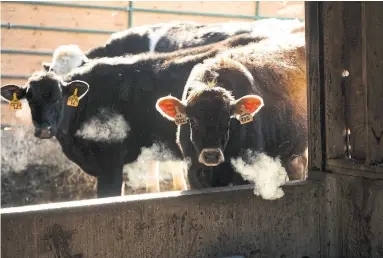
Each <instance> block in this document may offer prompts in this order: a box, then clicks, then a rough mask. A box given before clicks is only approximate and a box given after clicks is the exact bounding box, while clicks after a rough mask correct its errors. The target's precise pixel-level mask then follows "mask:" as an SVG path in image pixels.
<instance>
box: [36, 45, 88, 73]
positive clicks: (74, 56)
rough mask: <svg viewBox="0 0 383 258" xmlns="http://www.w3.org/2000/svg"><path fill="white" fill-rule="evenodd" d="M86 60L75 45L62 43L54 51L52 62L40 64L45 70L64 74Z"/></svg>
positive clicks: (81, 64)
mask: <svg viewBox="0 0 383 258" xmlns="http://www.w3.org/2000/svg"><path fill="white" fill-rule="evenodd" d="M86 62H88V58H87V57H86V55H85V54H84V53H83V52H82V51H81V49H80V48H79V47H78V46H77V45H62V46H59V47H58V48H56V50H55V51H54V53H53V57H52V62H51V63H47V62H43V63H42V66H43V69H44V70H45V71H46V72H49V71H51V72H54V73H56V74H58V75H65V74H67V73H69V72H70V71H72V70H73V69H75V68H77V67H80V66H83V65H84V64H85V63H86Z"/></svg>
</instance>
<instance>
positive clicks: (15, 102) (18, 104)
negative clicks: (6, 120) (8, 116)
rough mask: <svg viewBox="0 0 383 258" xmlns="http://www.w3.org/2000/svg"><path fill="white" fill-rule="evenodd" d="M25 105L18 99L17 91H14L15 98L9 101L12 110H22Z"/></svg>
mask: <svg viewBox="0 0 383 258" xmlns="http://www.w3.org/2000/svg"><path fill="white" fill-rule="evenodd" d="M22 107H23V106H22V105H21V101H20V100H18V99H17V95H16V92H14V93H13V99H12V100H11V102H9V109H10V110H20V109H21V108H22Z"/></svg>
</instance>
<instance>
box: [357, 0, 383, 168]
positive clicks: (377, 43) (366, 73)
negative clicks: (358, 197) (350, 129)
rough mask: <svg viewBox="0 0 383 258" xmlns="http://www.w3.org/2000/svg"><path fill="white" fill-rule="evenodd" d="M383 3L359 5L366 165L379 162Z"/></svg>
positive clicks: (382, 120)
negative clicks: (360, 6)
mask: <svg viewBox="0 0 383 258" xmlns="http://www.w3.org/2000/svg"><path fill="white" fill-rule="evenodd" d="M382 12H383V3H381V2H371V3H370V2H369V3H366V2H362V21H363V30H362V37H363V40H362V42H363V44H362V46H363V47H362V51H363V56H364V59H363V82H364V84H365V85H366V87H365V94H366V97H367V99H366V115H367V117H366V123H365V125H366V129H365V130H366V153H367V155H366V164H375V163H379V162H380V163H382V162H383V48H382V46H383V43H382V40H383V34H382V32H383V13H382Z"/></svg>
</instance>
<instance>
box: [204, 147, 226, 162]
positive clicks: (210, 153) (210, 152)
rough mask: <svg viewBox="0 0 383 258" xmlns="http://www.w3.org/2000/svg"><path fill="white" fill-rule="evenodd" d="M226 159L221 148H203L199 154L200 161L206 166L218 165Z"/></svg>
mask: <svg viewBox="0 0 383 258" xmlns="http://www.w3.org/2000/svg"><path fill="white" fill-rule="evenodd" d="M224 161H225V158H224V156H223V153H222V151H221V149H210V148H209V149H203V150H202V151H201V154H200V155H199V162H200V163H202V164H204V165H206V166H217V165H219V164H221V163H222V162H224Z"/></svg>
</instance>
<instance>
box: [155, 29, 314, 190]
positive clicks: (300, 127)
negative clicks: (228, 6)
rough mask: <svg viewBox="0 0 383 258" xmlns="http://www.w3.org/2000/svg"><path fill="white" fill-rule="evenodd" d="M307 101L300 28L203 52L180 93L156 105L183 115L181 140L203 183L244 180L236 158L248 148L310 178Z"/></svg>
mask: <svg viewBox="0 0 383 258" xmlns="http://www.w3.org/2000/svg"><path fill="white" fill-rule="evenodd" d="M306 104H307V99H306V67H305V37H304V33H295V34H287V35H284V36H281V35H280V36H279V37H274V38H269V39H265V40H263V41H261V42H259V43H257V44H249V45H247V46H242V47H239V48H237V49H234V50H230V51H227V52H225V53H223V54H220V55H218V56H216V57H214V58H212V59H209V60H205V62H204V63H203V64H199V65H196V66H195V67H194V69H193V71H192V72H191V75H190V77H189V79H188V82H187V84H186V86H185V89H184V92H183V96H182V99H181V100H179V99H178V98H176V97H175V96H167V97H162V98H160V99H159V100H158V101H157V104H156V108H157V110H158V111H159V112H160V113H161V114H162V115H163V116H164V117H166V118H167V119H169V120H171V121H175V119H176V118H177V117H176V115H177V116H178V117H181V118H182V117H183V118H184V123H183V124H181V125H179V126H178V131H177V142H178V143H179V145H180V148H181V150H182V153H183V155H184V156H185V158H190V160H191V168H190V169H189V172H188V179H189V183H190V186H191V187H192V188H203V187H209V186H225V185H229V184H231V183H233V184H243V183H245V181H243V180H242V178H241V177H240V176H239V174H237V173H235V172H234V169H233V167H232V164H231V159H232V158H237V157H241V158H244V159H249V158H251V157H246V156H245V153H246V152H245V151H246V150H252V151H253V152H254V151H255V152H262V153H266V154H267V155H269V156H271V157H280V159H281V162H282V165H283V166H284V167H285V168H286V171H287V174H288V176H289V178H290V180H295V179H304V178H305V168H306V163H307V159H306V157H305V155H307V153H306V152H305V151H306V150H307V109H306ZM245 120H246V121H245ZM240 121H242V122H243V124H241V122H240Z"/></svg>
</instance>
